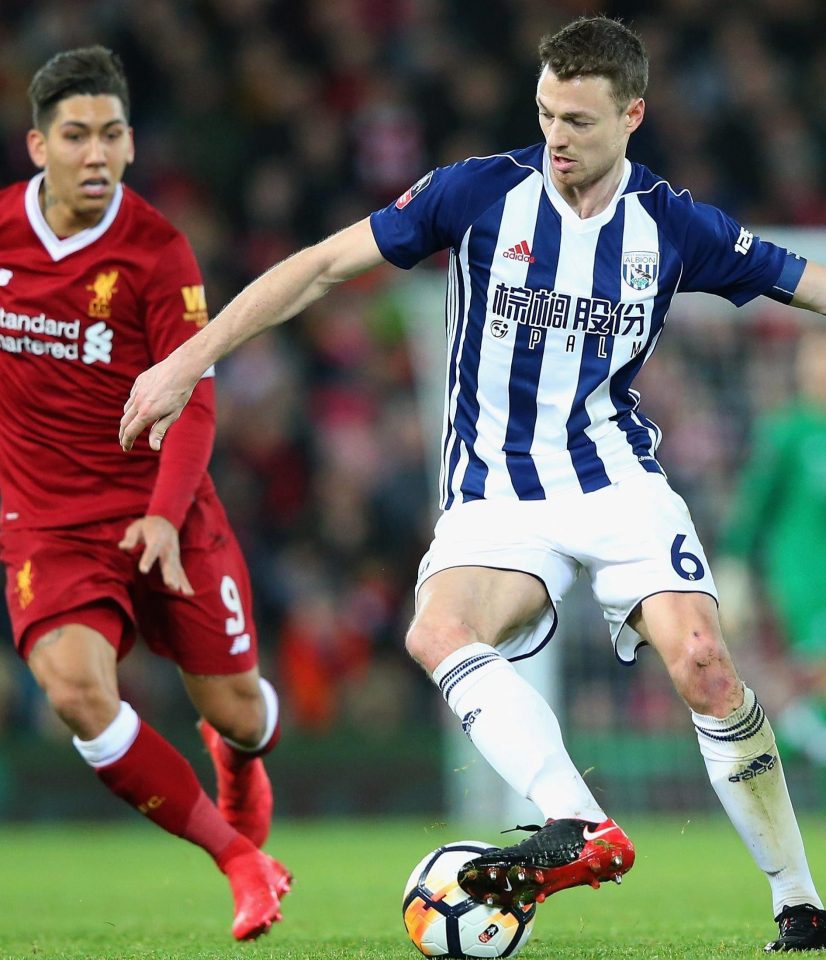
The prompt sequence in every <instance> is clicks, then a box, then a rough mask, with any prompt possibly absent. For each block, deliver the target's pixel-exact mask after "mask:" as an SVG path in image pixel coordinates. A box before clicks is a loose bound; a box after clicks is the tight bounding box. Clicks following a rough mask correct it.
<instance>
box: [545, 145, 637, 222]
mask: <svg viewBox="0 0 826 960" xmlns="http://www.w3.org/2000/svg"><path fill="white" fill-rule="evenodd" d="M624 171H625V157H622V158H620V160H618V161H617V163H616V164H614V166H613V167H611V169H610V170H608V171H607V172H606V173H604V174H603V175H602V176H601V177H599V179H597V180H594V181H592V182H591V183H587V184H579V185H569V184H565V183H560V182H559V181H558V180H557V179H556V178H555V177H554V186H555V187H556V189H557V190H558V191H559V194H560V196H561V197H562V199H563V200H564V201H565V202H566V203H567V204H568V206H569V207H571V209H572V210H573V211H574V213H575V214H576V215H577V216H578V217H579V218H580V220H587V219H588V218H589V217H596V216H598V215H599V214H600V213H602V211H603V210H605V209H606V208H607V207H608V205H609V204H610V203H611V201H612V200H613V199H614V194H615V193H616V192H617V187H619V185H620V182H621V180H622V177H623V173H624Z"/></svg>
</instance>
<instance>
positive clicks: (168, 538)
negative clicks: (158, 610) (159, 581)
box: [118, 516, 195, 597]
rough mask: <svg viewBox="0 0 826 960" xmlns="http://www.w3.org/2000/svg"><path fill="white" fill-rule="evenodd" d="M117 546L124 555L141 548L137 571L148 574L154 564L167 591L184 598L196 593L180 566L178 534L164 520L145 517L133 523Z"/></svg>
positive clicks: (157, 517)
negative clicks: (124, 552) (157, 567)
mask: <svg viewBox="0 0 826 960" xmlns="http://www.w3.org/2000/svg"><path fill="white" fill-rule="evenodd" d="M118 546H119V547H120V549H121V550H125V551H126V552H127V553H131V552H132V551H133V550H135V549H137V548H138V547H140V546H143V553H142V554H141V558H140V560H139V561H138V570H140V572H141V573H149V571H150V570H151V569H152V566H153V564H154V563H155V562H156V561H157V562H158V564H159V565H160V568H161V576H162V577H163V582H164V583H165V584H166V586H167V587H169V589H170V590H177V591H178V592H179V593H182V594H184V596H187V597H191V596H192V595H193V594H194V593H195V591H194V590H193V589H192V584H191V583H190V582H189V579H188V578H187V575H186V573H185V571H184V568H183V566H182V564H181V545H180V543H179V541H178V531H177V530H176V529H175V527H174V525H173V524H171V523H170V522H169V521H168V520H167V519H166V517H161V516H147V517H141V518H140V519H139V520H133V521H132V523H130V524H129V526H128V527H127V528H126V532H125V533H124V534H123V539H122V540H121V542H120V543H119V544H118Z"/></svg>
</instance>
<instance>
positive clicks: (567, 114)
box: [536, 67, 645, 195]
mask: <svg viewBox="0 0 826 960" xmlns="http://www.w3.org/2000/svg"><path fill="white" fill-rule="evenodd" d="M536 103H537V107H538V109H539V125H540V127H541V128H542V133H543V134H544V136H545V142H546V143H547V145H548V156H549V157H550V165H551V177H552V178H553V181H554V185H555V186H556V188H557V189H558V190H559V191H560V193H562V194H563V195H571V194H574V193H577V192H579V191H583V190H587V189H588V188H589V187H591V186H593V185H595V184H598V183H602V182H604V181H605V180H606V178H609V179H612V178H613V176H614V175H615V176H616V183H615V184H614V188H616V185H617V184H618V183H619V179H620V177H621V175H622V164H623V161H624V159H625V148H626V146H627V144H628V138H629V137H630V136H631V134H632V133H633V131H634V130H636V129H637V127H638V126H639V125H640V123H641V122H642V117H643V112H644V109H645V105H644V103H643V101H642V100H641V99H639V98H637V99H634V100H632V101H631V103H630V104H628V106H627V107H625V108H624V109H622V110H621V109H619V108H618V107H617V102H616V100H614V98H613V97H612V95H611V83H610V81H609V80H608V79H607V78H605V77H595V76H588V77H574V78H573V79H571V80H559V79H558V78H557V76H556V74H554V73H553V71H551V70H550V69H548V67H546V68H545V69H544V70H543V71H542V74H541V76H540V78H539V83H538V84H537V89H536Z"/></svg>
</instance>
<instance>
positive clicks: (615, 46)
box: [539, 16, 648, 109]
mask: <svg viewBox="0 0 826 960" xmlns="http://www.w3.org/2000/svg"><path fill="white" fill-rule="evenodd" d="M539 60H540V64H541V68H542V69H543V70H544V68H545V67H548V68H549V69H550V70H552V71H553V73H554V74H555V75H556V76H557V77H558V78H559V79H560V80H571V79H573V78H574V77H605V78H606V79H607V80H608V81H609V82H610V84H611V90H612V92H613V96H614V100H615V101H616V103H617V105H618V106H619V107H620V109H622V108H624V107H625V106H627V104H628V103H629V101H631V100H633V99H634V98H635V97H641V96H643V94H644V93H645V88H646V87H647V86H648V54H647V53H646V52H645V47H644V46H643V42H642V40H640V38H639V37H638V36H637V35H636V34H635V33H634V32H633V31H631V30H629V29H628V27H626V26H624V25H623V24H622V23H620V22H619V21H618V20H612V19H611V18H610V17H603V16H601V17H580V18H579V19H578V20H574V21H573V22H572V23H569V24H568V26H567V27H563V28H562V30H560V31H559V32H558V33H554V34H550V33H549V34H547V35H546V36H544V37H543V38H542V39H541V40H540V41H539Z"/></svg>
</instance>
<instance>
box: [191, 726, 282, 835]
mask: <svg viewBox="0 0 826 960" xmlns="http://www.w3.org/2000/svg"><path fill="white" fill-rule="evenodd" d="M198 730H199V731H200V733H201V738H202V739H203V741H204V743H205V744H206V748H207V750H209V753H210V756H211V757H212V764H213V766H214V767H215V776H216V779H217V781H218V809H219V810H220V811H221V816H222V817H223V818H224V819H225V820H226V821H227V823H228V824H230V826H233V827H235V829H236V830H237V831H238V832H239V833H241V834H243V835H244V836H245V837H247V838H248V839H250V840H251V841H252V842H253V843H254V844H255V845H256V847H262V846H263V845H264V842H265V841H266V839H267V837H268V836H269V832H270V821H271V820H272V806H273V798H272V784H271V783H270V778H269V777H268V776H267V771H266V769H265V767H264V763H263V761H262V760H261V758H260V757H245V756H244V754H243V753H241V752H240V751H238V750H233V749H232V747H231V746H230V745H229V744H228V743H226V741H225V740H224V738H223V737H222V736H221V734H220V733H218V731H217V730H216V729H215V727H213V726H212V725H211V724H210V723H209V721H207V720H203V719H201V720H199V721H198Z"/></svg>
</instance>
